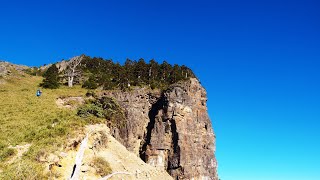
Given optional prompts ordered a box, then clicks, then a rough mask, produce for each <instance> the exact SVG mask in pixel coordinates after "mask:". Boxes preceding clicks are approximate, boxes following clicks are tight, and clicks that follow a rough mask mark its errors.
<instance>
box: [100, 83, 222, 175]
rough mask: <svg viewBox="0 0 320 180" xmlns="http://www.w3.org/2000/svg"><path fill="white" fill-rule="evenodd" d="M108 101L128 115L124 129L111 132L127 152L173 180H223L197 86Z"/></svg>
mask: <svg viewBox="0 0 320 180" xmlns="http://www.w3.org/2000/svg"><path fill="white" fill-rule="evenodd" d="M103 95H104V96H111V97H114V98H115V99H117V100H118V102H119V104H120V105H121V107H122V108H123V109H124V111H125V115H126V118H127V119H126V123H125V126H124V127H121V128H112V127H111V129H112V131H113V135H114V136H115V137H116V139H118V140H119V141H120V142H121V143H122V144H124V145H125V146H126V147H127V149H128V150H130V151H132V152H134V153H135V154H137V156H140V157H141V159H143V160H144V161H145V162H146V163H148V164H150V165H152V166H155V167H158V168H162V169H165V170H167V171H168V173H169V174H170V175H171V176H172V177H174V179H195V180H196V179H207V180H218V175H217V162H216V159H215V154H214V153H215V135H214V133H213V130H212V125H211V122H210V119H209V117H208V113H207V106H206V101H207V97H206V91H205V89H204V88H203V87H202V86H201V85H200V83H199V82H198V80H196V79H190V80H189V81H185V82H181V83H177V84H174V85H172V86H171V87H170V88H169V89H168V90H166V91H164V92H162V93H161V92H159V91H152V90H149V89H143V88H142V89H135V90H133V91H130V92H120V91H112V92H110V91H109V92H106V93H104V94H103Z"/></svg>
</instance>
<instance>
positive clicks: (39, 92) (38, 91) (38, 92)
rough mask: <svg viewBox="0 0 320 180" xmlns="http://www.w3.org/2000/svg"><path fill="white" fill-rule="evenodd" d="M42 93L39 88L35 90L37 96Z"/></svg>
mask: <svg viewBox="0 0 320 180" xmlns="http://www.w3.org/2000/svg"><path fill="white" fill-rule="evenodd" d="M41 94H42V91H41V90H40V89H38V90H37V97H40V96H41Z"/></svg>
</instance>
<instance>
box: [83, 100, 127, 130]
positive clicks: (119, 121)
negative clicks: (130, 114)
mask: <svg viewBox="0 0 320 180" xmlns="http://www.w3.org/2000/svg"><path fill="white" fill-rule="evenodd" d="M77 114H78V116H80V117H84V118H86V117H89V116H95V117H98V118H105V119H107V120H108V121H109V122H111V123H112V124H113V125H116V126H122V125H123V122H124V120H125V117H124V113H123V110H122V108H121V107H120V105H119V104H118V103H117V101H116V100H115V99H113V98H110V97H102V98H100V99H96V100H92V101H88V102H87V103H86V104H84V105H82V106H81V107H79V108H78V113H77Z"/></svg>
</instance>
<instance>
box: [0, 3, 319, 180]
mask: <svg viewBox="0 0 320 180" xmlns="http://www.w3.org/2000/svg"><path fill="white" fill-rule="evenodd" d="M319 8H320V3H319V2H317V1H315V0H314V1H308V0H304V1H302V0H301V1H295V0H292V1H279V0H277V1H275V0H268V1H266V0H262V1H247V0H242V1H240V0H239V1H231V0H226V1H215V0H212V1H202V0H197V1H167V0H164V1H139V0H137V1H121V0H118V1H103V0H90V1H89V0H87V1H85V0H69V1H67V2H66V1H62V0H56V1H34V0H29V1H16V0H12V1H4V0H0V24H1V26H0V59H2V60H7V61H10V62H13V63H17V64H26V65H30V66H39V65H42V64H48V63H51V62H55V61H59V60H61V59H68V58H70V57H72V56H75V55H79V54H82V53H85V54H87V55H90V56H100V57H104V58H112V59H113V60H116V61H120V62H123V61H124V60H125V59H126V58H131V59H139V58H140V57H143V58H145V59H146V60H149V59H151V58H155V59H156V60H158V61H162V60H168V61H169V62H170V63H178V64H185V65H187V66H189V67H191V68H192V69H193V70H194V71H195V73H196V74H197V76H198V77H199V79H200V80H201V82H202V84H203V85H204V86H205V88H206V89H207V91H208V97H209V99H208V108H209V114H210V117H211V119H212V123H213V127H214V130H215V132H216V136H217V152H216V154H217V159H218V163H219V175H220V178H221V179H222V180H301V179H306V180H319V179H320V165H319V162H320V155H319V152H320V143H319V137H320V121H319V120H320V94H319V92H320V83H319V82H320V74H319V68H320V20H319V19H320V11H319Z"/></svg>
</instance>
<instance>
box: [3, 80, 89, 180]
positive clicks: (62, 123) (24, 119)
mask: <svg viewBox="0 0 320 180" xmlns="http://www.w3.org/2000/svg"><path fill="white" fill-rule="evenodd" d="M5 80H6V83H5V84H0V102H1V103H0V123H1V126H0V155H1V156H4V155H6V156H8V154H9V155H10V156H11V155H12V153H11V152H10V150H8V146H9V145H12V146H15V145H18V144H26V143H30V144H31V147H30V149H29V151H28V152H27V153H26V154H25V155H24V156H23V157H22V159H21V160H19V162H17V163H14V164H11V165H8V164H6V163H5V161H6V160H7V157H0V169H2V170H3V173H0V179H30V178H32V177H31V176H34V175H37V174H38V175H39V177H40V176H41V168H40V167H42V165H41V164H39V163H38V162H37V161H36V157H37V154H38V153H40V152H41V151H43V150H44V151H45V152H48V153H49V152H55V151H57V150H59V149H61V148H62V147H63V145H64V144H65V142H66V139H67V136H73V135H75V134H74V133H75V131H76V130H79V129H81V128H82V127H84V125H85V124H88V123H90V121H88V120H86V119H83V118H80V117H79V116H77V115H76V110H70V109H61V108H58V107H57V105H56V103H55V101H56V99H57V98H58V97H61V96H66V97H67V96H84V95H85V93H86V92H87V90H85V89H82V88H81V87H80V86H75V87H73V88H68V87H61V88H60V89H55V90H51V89H42V92H43V93H42V96H41V97H36V90H37V89H38V84H39V83H40V82H41V81H42V78H41V77H36V76H29V75H23V76H22V75H20V76H12V77H10V78H8V77H7V78H5ZM52 124H55V126H52ZM3 154H4V155H3ZM18 163H19V167H21V168H23V167H28V168H29V169H31V170H33V171H37V172H33V173H31V174H30V173H29V171H25V170H24V169H21V172H19V173H20V174H19V176H17V177H13V176H12V175H13V174H15V172H14V171H16V170H15V169H16V168H15V167H16V166H17V164H18ZM42 170H43V169H42ZM12 171H13V172H12ZM29 175H30V176H29Z"/></svg>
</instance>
